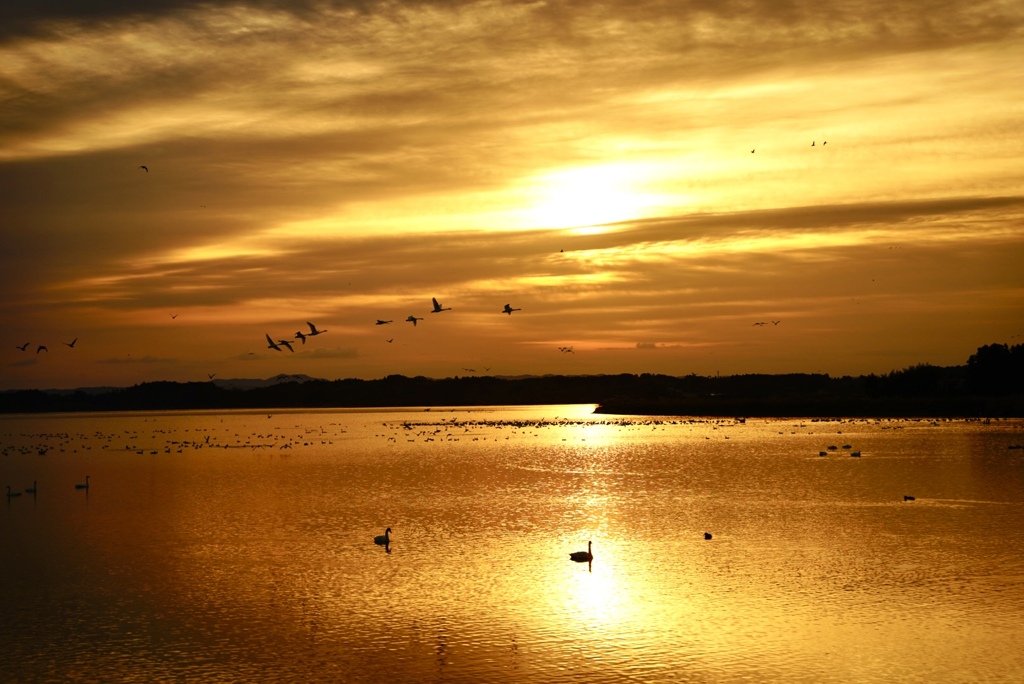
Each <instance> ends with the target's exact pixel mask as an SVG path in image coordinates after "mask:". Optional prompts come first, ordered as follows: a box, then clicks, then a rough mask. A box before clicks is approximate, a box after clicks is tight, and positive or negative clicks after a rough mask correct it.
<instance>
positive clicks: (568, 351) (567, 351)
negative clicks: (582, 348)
mask: <svg viewBox="0 0 1024 684" xmlns="http://www.w3.org/2000/svg"><path fill="white" fill-rule="evenodd" d="M558 351H560V352H562V353H563V354H575V353H576V352H574V351H573V350H572V347H559V348H558Z"/></svg>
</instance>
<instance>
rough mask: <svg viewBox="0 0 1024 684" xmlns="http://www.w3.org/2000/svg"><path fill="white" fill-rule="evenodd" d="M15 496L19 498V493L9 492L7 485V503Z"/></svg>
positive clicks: (9, 487) (9, 488) (9, 486)
mask: <svg viewBox="0 0 1024 684" xmlns="http://www.w3.org/2000/svg"><path fill="white" fill-rule="evenodd" d="M16 496H21V492H12V491H11V485H7V499H8V501H9V500H11V499H13V498H14V497H16Z"/></svg>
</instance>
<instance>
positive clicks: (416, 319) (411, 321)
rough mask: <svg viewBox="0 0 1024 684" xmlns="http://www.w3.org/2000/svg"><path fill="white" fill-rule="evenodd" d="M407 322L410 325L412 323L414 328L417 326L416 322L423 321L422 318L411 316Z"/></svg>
mask: <svg viewBox="0 0 1024 684" xmlns="http://www.w3.org/2000/svg"><path fill="white" fill-rule="evenodd" d="M405 320H406V321H408V322H409V323H412V324H413V326H415V325H416V321H422V320H423V319H422V318H416V317H415V316H413V315H412V314H410V315H409V317H408V318H406V319H405Z"/></svg>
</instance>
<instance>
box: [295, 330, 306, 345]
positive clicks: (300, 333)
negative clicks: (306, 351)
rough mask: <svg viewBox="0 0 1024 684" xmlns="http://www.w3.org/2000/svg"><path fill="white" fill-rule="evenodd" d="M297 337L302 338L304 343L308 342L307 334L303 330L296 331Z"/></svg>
mask: <svg viewBox="0 0 1024 684" xmlns="http://www.w3.org/2000/svg"><path fill="white" fill-rule="evenodd" d="M295 339H297V340H302V344H306V336H305V335H304V334H303V333H302V331H301V330H298V331H296V332H295Z"/></svg>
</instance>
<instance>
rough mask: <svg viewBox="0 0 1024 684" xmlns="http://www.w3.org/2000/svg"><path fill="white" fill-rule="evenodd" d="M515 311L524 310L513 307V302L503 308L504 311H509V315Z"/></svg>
mask: <svg viewBox="0 0 1024 684" xmlns="http://www.w3.org/2000/svg"><path fill="white" fill-rule="evenodd" d="M513 311H522V309H513V308H512V305H511V304H506V305H505V308H504V309H502V310H501V312H502V313H507V314H508V315H509V316H511V315H512V312H513Z"/></svg>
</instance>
